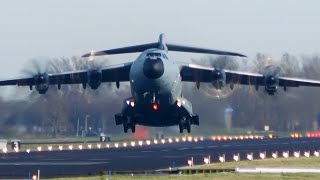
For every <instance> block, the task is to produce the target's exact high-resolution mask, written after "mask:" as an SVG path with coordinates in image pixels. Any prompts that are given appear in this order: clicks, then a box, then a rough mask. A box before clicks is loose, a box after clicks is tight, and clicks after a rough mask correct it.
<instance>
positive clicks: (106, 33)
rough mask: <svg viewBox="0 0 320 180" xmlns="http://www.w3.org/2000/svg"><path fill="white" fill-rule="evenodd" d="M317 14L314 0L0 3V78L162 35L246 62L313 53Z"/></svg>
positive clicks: (40, 0)
mask: <svg viewBox="0 0 320 180" xmlns="http://www.w3.org/2000/svg"><path fill="white" fill-rule="evenodd" d="M319 7H320V1H317V0H308V1H302V0H300V1H298V0H268V1H262V0H241V1H239V0H234V1H232V0H223V1H214V0H197V1H186V0H176V1H173V0H161V1H153V0H136V1H133V0H127V1H124V0H115V1H106V0H101V1H99V0H87V1H84V0H52V1H49V0H28V1H21V0H1V1H0V22H1V25H0V52H1V54H2V57H1V58H0V61H1V66H0V78H1V79H3V78H10V77H14V76H17V75H19V71H20V69H21V68H22V65H25V63H26V61H27V60H28V59H31V58H34V57H39V56H45V57H61V56H66V57H69V56H72V55H82V54H84V53H86V52H87V51H90V50H103V49H108V48H115V47H121V46H126V45H133V44H140V43H146V42H151V41H156V40H157V39H158V35H159V34H160V33H161V32H163V33H165V34H166V37H167V41H169V42H174V43H179V44H189V45H198V46H201V47H208V48H214V49H222V50H229V51H236V52H240V53H243V54H246V55H248V56H253V55H254V54H255V53H256V52H264V53H268V54H271V55H273V56H279V55H281V54H282V53H283V52H289V53H292V54H296V55H302V54H315V53H316V54H318V53H319V52H320V45H319V43H320V35H319V33H320V23H319V17H320V11H319ZM171 54H173V53H171ZM136 56H137V55H136V54H132V55H126V56H118V57H113V56H112V57H110V58H111V59H119V61H120V59H126V60H130V59H134V58H135V57H136ZM172 57H174V58H179V59H186V60H188V59H190V58H191V57H197V55H194V54H178V55H172Z"/></svg>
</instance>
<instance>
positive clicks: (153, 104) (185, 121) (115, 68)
mask: <svg viewBox="0 0 320 180" xmlns="http://www.w3.org/2000/svg"><path fill="white" fill-rule="evenodd" d="M168 51H179V52H190V53H205V54H216V55H225V56H239V57H246V56H244V55H242V54H239V53H234V52H227V51H219V50H213V49H205V48H198V47H190V46H182V45H176V44H169V43H165V40H164V35H163V34H161V35H160V37H159V41H158V42H155V43H149V44H142V45H136V46H129V47H122V48H116V49H110V50H104V51H98V52H91V53H87V54H85V55H83V57H93V56H102V55H111V54H124V53H137V52H142V53H141V54H140V55H139V56H138V57H137V59H136V60H135V61H134V62H130V63H123V64H118V65H112V66H106V67H101V68H94V69H88V70H79V71H73V72H65V73H58V74H48V73H38V74H36V75H34V76H33V77H26V78H18V79H11V80H2V81H0V85H1V86H5V85H18V86H29V87H30V90H32V88H33V87H35V89H36V90H37V91H38V92H39V93H40V94H45V93H46V92H47V90H48V88H49V86H50V85H57V87H58V89H60V88H61V85H62V84H82V86H83V88H86V86H87V85H88V86H90V88H92V89H97V88H98V87H99V86H100V84H101V83H103V82H115V83H116V86H117V88H119V86H120V82H124V81H129V82H130V85H131V94H132V97H129V98H127V99H125V100H124V101H123V106H122V110H121V112H120V113H119V114H116V115H115V123H116V125H123V129H124V132H125V133H127V132H128V129H131V131H132V132H133V133H134V132H135V126H136V125H143V126H154V127H164V126H175V125H178V126H179V131H180V133H183V131H184V129H186V130H187V132H188V133H190V132H191V125H199V117H198V115H196V114H195V113H194V112H193V110H192V104H191V102H190V101H188V100H187V99H186V98H185V97H184V96H183V95H182V92H181V89H182V82H194V83H195V84H196V87H197V88H199V87H200V83H212V85H213V86H214V88H216V89H221V88H224V86H226V85H227V84H228V86H230V88H231V89H233V87H234V84H242V85H254V86H255V87H256V89H257V90H258V87H259V86H264V89H265V91H266V92H267V93H268V94H269V95H275V94H276V92H277V90H278V87H279V86H281V87H283V89H284V90H286V89H287V87H298V86H317V87H319V86H320V81H315V80H306V79H297V78H289V77H284V76H282V75H281V74H279V71H271V72H267V73H262V74H259V73H249V72H239V71H231V70H226V69H220V68H214V67H204V66H200V65H196V64H188V63H181V62H177V61H175V60H173V59H171V58H170V56H169V54H168Z"/></svg>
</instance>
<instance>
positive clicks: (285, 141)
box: [0, 138, 320, 178]
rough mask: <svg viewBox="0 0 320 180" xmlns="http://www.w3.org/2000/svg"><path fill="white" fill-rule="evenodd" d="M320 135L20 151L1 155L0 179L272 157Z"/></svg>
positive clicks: (314, 145) (309, 146)
mask: <svg viewBox="0 0 320 180" xmlns="http://www.w3.org/2000/svg"><path fill="white" fill-rule="evenodd" d="M319 149H320V138H275V139H269V138H267V139H244V140H220V141H218V140H216V141H213V140H211V139H210V140H209V139H205V140H203V141H197V142H194V141H192V142H188V141H186V142H181V141H180V142H172V143H168V142H166V143H165V144H162V143H160V142H159V143H158V144H152V143H151V144H150V145H147V144H144V145H142V146H140V145H138V144H136V145H135V146H134V147H132V146H130V145H129V144H128V145H127V147H123V146H120V145H119V147H118V148H116V147H110V148H106V147H104V148H101V149H86V150H63V151H42V152H36V151H33V152H30V153H27V152H19V153H7V154H4V153H2V154H0V178H28V175H29V173H33V172H36V171H37V170H38V169H39V170H40V171H41V177H59V176H69V175H70V176H71V175H88V174H94V173H99V172H109V171H111V172H112V171H148V170H159V169H164V168H168V167H179V166H186V165H187V160H188V159H190V158H191V157H193V159H194V164H195V165H197V164H203V158H204V157H205V156H208V155H210V156H211V161H212V162H218V161H219V160H218V158H219V155H221V154H225V157H226V161H231V160H232V158H233V155H234V154H236V153H240V157H242V158H243V159H244V158H245V157H246V153H250V152H253V156H254V158H259V152H262V151H266V156H267V157H271V154H272V152H273V151H278V152H279V156H280V153H281V152H282V151H286V150H289V152H290V156H292V154H293V151H296V150H300V151H305V150H310V151H314V150H319Z"/></svg>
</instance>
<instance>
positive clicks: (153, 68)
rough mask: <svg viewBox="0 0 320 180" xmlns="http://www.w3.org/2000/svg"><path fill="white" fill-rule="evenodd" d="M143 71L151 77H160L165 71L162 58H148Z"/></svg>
mask: <svg viewBox="0 0 320 180" xmlns="http://www.w3.org/2000/svg"><path fill="white" fill-rule="evenodd" d="M143 73H144V75H145V76H146V77H148V78H150V79H157V78H160V77H161V76H162V75H163V73H164V65H163V62H162V60H161V59H160V58H157V59H150V58H147V59H146V60H145V61H144V64H143Z"/></svg>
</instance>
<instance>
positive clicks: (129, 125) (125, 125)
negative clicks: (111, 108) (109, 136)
mask: <svg viewBox="0 0 320 180" xmlns="http://www.w3.org/2000/svg"><path fill="white" fill-rule="evenodd" d="M128 129H131V132H132V133H135V132H136V126H135V125H134V124H133V123H123V131H124V132H125V133H127V132H128Z"/></svg>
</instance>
